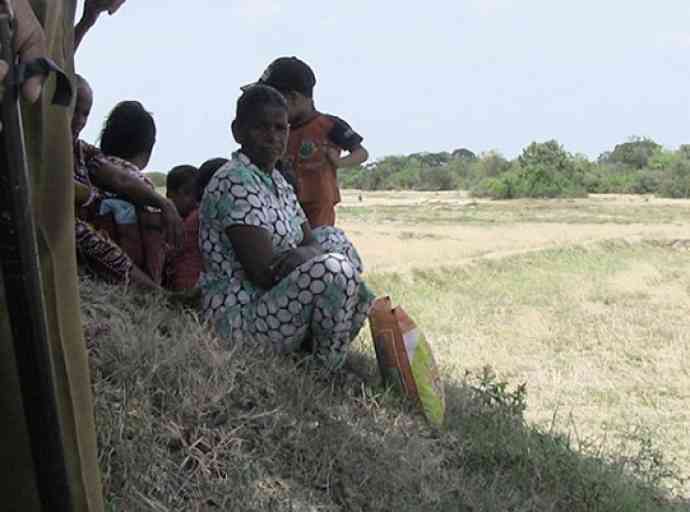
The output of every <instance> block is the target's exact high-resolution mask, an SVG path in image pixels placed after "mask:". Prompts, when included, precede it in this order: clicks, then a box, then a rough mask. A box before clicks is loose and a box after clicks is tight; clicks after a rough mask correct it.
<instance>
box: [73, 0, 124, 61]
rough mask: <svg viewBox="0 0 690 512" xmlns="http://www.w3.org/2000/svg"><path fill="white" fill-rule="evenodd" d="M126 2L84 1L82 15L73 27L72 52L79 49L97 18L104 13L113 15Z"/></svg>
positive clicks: (106, 0) (121, 0)
mask: <svg viewBox="0 0 690 512" xmlns="http://www.w3.org/2000/svg"><path fill="white" fill-rule="evenodd" d="M125 1H126V0H86V1H85V3H84V13H83V14H82V17H81V19H80V20H79V23H77V25H76V26H75V27H74V50H75V51H76V50H77V48H79V45H80V44H81V42H82V40H83V39H84V36H85V35H86V33H87V32H88V31H89V30H90V29H91V27H93V26H94V25H95V24H96V21H98V17H99V16H100V15H101V14H102V13H103V12H105V11H108V13H109V14H111V15H112V14H115V12H117V10H118V9H119V8H120V7H122V4H124V3H125Z"/></svg>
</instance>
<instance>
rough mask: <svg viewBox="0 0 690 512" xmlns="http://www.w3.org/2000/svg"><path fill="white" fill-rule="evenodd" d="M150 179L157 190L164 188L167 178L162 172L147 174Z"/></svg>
mask: <svg viewBox="0 0 690 512" xmlns="http://www.w3.org/2000/svg"><path fill="white" fill-rule="evenodd" d="M144 174H145V175H146V177H147V178H148V179H150V180H151V181H152V182H153V184H154V185H155V186H156V188H164V187H165V180H166V178H167V176H166V175H165V174H164V173H162V172H145V173H144Z"/></svg>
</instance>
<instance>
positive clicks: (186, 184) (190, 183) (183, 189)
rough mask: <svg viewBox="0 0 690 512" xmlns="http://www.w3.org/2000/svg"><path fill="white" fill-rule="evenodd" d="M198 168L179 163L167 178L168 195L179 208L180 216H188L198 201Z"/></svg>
mask: <svg viewBox="0 0 690 512" xmlns="http://www.w3.org/2000/svg"><path fill="white" fill-rule="evenodd" d="M197 173H198V171H197V169H196V167H194V166H192V165H178V166H177V167H173V168H172V170H171V171H170V172H169V173H168V177H167V178H166V180H165V186H166V188H167V190H166V193H165V194H166V196H167V197H168V199H170V200H171V201H172V202H173V203H175V207H176V208H177V212H178V213H179V214H180V217H183V218H184V217H186V216H187V215H189V214H190V213H191V212H192V211H193V210H194V208H196V206H197V204H198V202H197V198H196V176H197Z"/></svg>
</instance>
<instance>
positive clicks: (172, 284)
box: [165, 165, 201, 291]
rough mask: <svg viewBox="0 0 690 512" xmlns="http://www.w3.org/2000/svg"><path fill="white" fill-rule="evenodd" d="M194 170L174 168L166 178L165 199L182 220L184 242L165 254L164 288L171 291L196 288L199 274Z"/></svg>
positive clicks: (184, 166)
mask: <svg viewBox="0 0 690 512" xmlns="http://www.w3.org/2000/svg"><path fill="white" fill-rule="evenodd" d="M197 173H198V171H197V169H196V167H194V166H191V165H178V166H177V167H174V168H173V169H172V170H171V171H170V172H169V173H168V177H167V179H166V182H165V185H166V189H167V190H166V196H167V197H168V199H170V200H171V201H172V202H173V204H174V205H175V207H176V208H177V212H178V213H179V214H180V217H182V225H183V227H184V241H183V243H182V247H181V249H180V250H179V251H177V252H176V253H174V254H170V255H169V261H168V264H167V271H166V285H167V287H168V288H170V289H171V290H173V291H183V290H189V289H192V288H194V287H195V286H196V282H197V280H198V279H199V274H200V273H201V254H200V253H199V242H198V238H199V216H198V209H199V203H198V201H197V193H196V178H197Z"/></svg>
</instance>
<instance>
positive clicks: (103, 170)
mask: <svg viewBox="0 0 690 512" xmlns="http://www.w3.org/2000/svg"><path fill="white" fill-rule="evenodd" d="M91 179H92V180H93V184H94V185H96V186H97V187H98V188H101V189H103V190H106V191H108V192H111V193H113V194H117V195H118V196H121V197H124V198H127V200H128V201H130V202H131V203H132V204H134V205H135V206H139V207H144V206H151V207H153V208H158V209H159V210H161V212H162V213H163V218H164V220H165V225H166V230H167V239H168V242H169V243H170V244H171V245H173V246H174V247H176V248H179V247H181V246H182V240H183V238H184V229H183V227H182V219H181V218H180V215H179V214H178V213H177V209H176V208H175V205H174V204H173V203H172V202H171V201H169V200H168V199H166V198H165V197H163V196H162V195H160V194H158V193H157V192H156V191H155V190H152V189H150V188H149V187H148V186H147V185H146V184H144V183H143V182H142V181H141V180H139V179H137V178H135V177H134V176H131V175H130V174H129V173H128V172H127V171H124V170H122V169H120V168H119V167H117V166H115V165H113V164H111V163H110V162H107V161H99V167H98V170H97V171H96V172H93V173H91Z"/></svg>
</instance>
